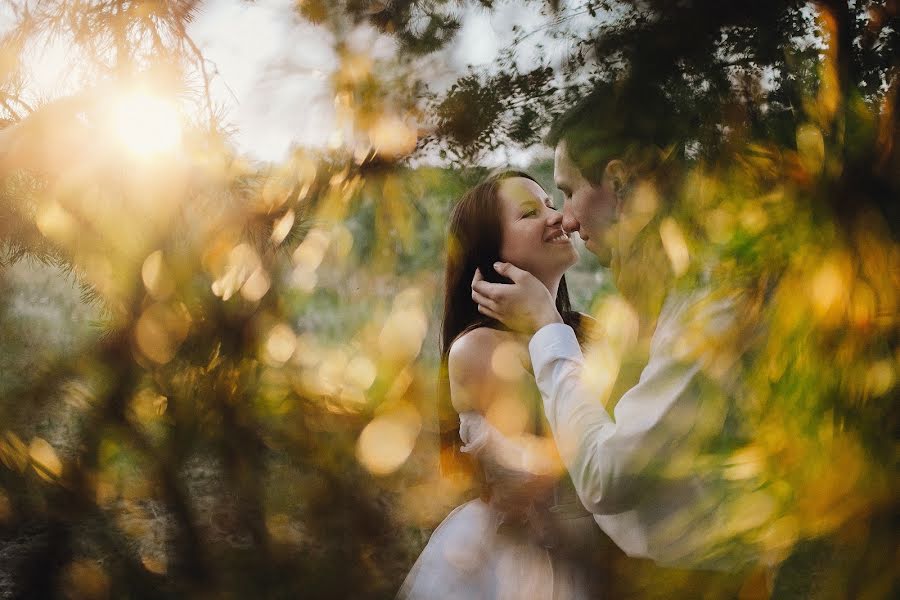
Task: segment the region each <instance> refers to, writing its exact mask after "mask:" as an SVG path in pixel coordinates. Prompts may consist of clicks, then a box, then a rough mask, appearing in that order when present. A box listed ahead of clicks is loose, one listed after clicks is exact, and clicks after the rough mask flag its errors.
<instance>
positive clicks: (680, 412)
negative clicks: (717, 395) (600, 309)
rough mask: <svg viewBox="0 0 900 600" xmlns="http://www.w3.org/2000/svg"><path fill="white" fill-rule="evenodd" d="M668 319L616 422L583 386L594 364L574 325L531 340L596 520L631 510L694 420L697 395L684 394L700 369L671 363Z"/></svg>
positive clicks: (552, 419)
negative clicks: (587, 357) (587, 360)
mask: <svg viewBox="0 0 900 600" xmlns="http://www.w3.org/2000/svg"><path fill="white" fill-rule="evenodd" d="M664 312H665V311H664ZM663 317H664V315H661V316H660V327H659V328H658V329H657V332H656V333H655V334H654V338H653V341H652V343H651V352H650V360H649V362H648V364H647V366H646V368H645V369H644V370H643V372H642V373H641V378H640V381H639V383H638V384H637V385H636V386H635V387H633V388H632V389H630V390H629V391H628V392H627V393H625V394H624V395H623V396H622V398H621V399H620V400H619V402H618V403H617V405H616V409H615V420H613V419H612V418H611V417H610V415H609V413H607V411H606V410H605V409H604V407H603V405H602V404H601V402H600V399H599V398H597V397H596V391H594V390H593V389H592V388H591V387H589V386H588V385H586V384H585V383H584V381H583V378H582V372H583V371H584V369H585V368H591V367H590V366H587V367H586V366H585V363H584V356H583V354H582V352H581V348H580V346H579V344H578V340H577V339H576V338H575V332H574V331H573V330H572V328H571V327H569V326H567V325H562V324H552V325H547V326H546V327H544V328H542V329H541V330H540V331H538V332H537V333H536V334H535V335H534V337H532V339H531V341H530V343H529V351H530V353H531V360H532V364H533V366H534V373H535V379H536V381H537V385H538V388H539V389H540V392H541V396H542V398H543V400H544V409H545V412H546V416H547V420H548V421H549V423H550V427H551V429H552V431H553V436H554V438H555V439H556V442H557V446H558V447H559V449H560V453H561V455H562V458H563V461H564V462H565V464H566V467H567V468H568V470H569V474H570V475H571V477H572V481H573V483H574V485H575V489H576V490H577V491H578V495H579V497H580V498H581V501H582V503H583V504H584V506H585V508H586V509H587V510H589V511H591V512H592V513H594V514H595V515H602V514H613V513H621V512H623V511H626V510H630V509H632V508H633V507H634V505H635V504H636V503H637V502H638V500H639V497H640V492H641V489H642V487H643V486H642V483H644V482H646V481H647V480H648V479H649V478H651V477H652V476H653V475H654V473H655V472H656V468H657V467H658V466H659V465H660V464H661V463H662V461H665V457H666V456H667V455H668V453H669V451H670V450H671V446H672V445H673V444H677V441H678V439H679V438H680V437H681V436H682V435H683V434H684V433H685V432H686V431H687V430H689V429H690V426H691V423H692V421H693V418H694V416H695V408H696V398H692V397H691V396H692V394H684V392H685V389H686V388H687V387H688V385H689V383H690V381H691V379H692V378H693V377H694V375H695V374H696V373H697V371H698V366H697V365H695V364H693V365H692V364H683V363H680V362H678V361H676V360H675V359H674V358H672V353H671V352H669V351H667V347H668V346H669V344H670V343H671V342H672V335H673V332H672V331H670V330H669V329H668V328H667V327H666V326H665V325H664V324H663ZM671 321H672V319H669V322H670V323H671Z"/></svg>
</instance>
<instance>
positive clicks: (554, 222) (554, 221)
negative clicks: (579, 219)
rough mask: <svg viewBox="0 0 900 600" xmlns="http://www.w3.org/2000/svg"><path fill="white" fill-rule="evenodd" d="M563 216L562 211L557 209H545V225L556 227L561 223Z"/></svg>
mask: <svg viewBox="0 0 900 600" xmlns="http://www.w3.org/2000/svg"><path fill="white" fill-rule="evenodd" d="M562 220H563V216H562V213H561V212H559V211H558V210H553V209H552V208H548V209H547V226H548V227H558V226H559V224H560V223H562Z"/></svg>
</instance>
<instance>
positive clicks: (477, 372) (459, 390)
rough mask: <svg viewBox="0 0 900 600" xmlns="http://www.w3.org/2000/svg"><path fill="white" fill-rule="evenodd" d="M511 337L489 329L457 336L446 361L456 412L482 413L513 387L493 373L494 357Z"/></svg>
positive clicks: (480, 329) (474, 330)
mask: <svg viewBox="0 0 900 600" xmlns="http://www.w3.org/2000/svg"><path fill="white" fill-rule="evenodd" d="M515 339H516V338H515V335H514V334H511V333H509V332H506V331H499V330H497V329H491V328H489V327H479V328H478V329H473V330H472V331H469V332H467V333H466V334H465V335H462V336H460V337H459V338H458V339H457V340H456V341H455V342H453V345H452V346H450V352H449V355H448V357H447V372H448V375H449V378H450V393H451V400H452V402H453V406H454V407H455V408H456V409H457V411H463V410H484V409H485V407H486V405H487V404H489V403H490V401H491V399H492V398H493V397H494V396H496V395H497V393H498V392H500V391H501V390H504V389H507V388H509V386H512V385H515V384H514V382H511V381H509V380H508V378H506V379H504V378H502V377H500V376H499V375H498V374H497V373H496V372H495V370H494V366H493V362H494V360H493V359H494V353H495V351H496V350H497V348H499V347H500V346H501V345H502V344H504V343H507V342H510V341H514V340H515Z"/></svg>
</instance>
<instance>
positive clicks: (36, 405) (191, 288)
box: [0, 0, 900, 599]
mask: <svg viewBox="0 0 900 600" xmlns="http://www.w3.org/2000/svg"><path fill="white" fill-rule="evenodd" d="M898 25H900V19H898V3H897V2H896V1H895V0H857V1H854V2H849V1H841V0H821V1H819V2H799V1H775V0H757V1H756V2H722V1H721V0H718V1H716V0H694V1H692V2H668V1H663V0H659V1H657V0H644V1H641V2H635V1H628V0H610V1H599V0H587V1H572V2H562V1H550V0H547V1H544V0H519V1H512V0H510V1H490V0H479V1H474V0H473V1H467V0H425V1H413V0H382V1H379V0H372V1H366V2H363V1H356V0H341V1H334V2H325V1H321V0H299V1H292V0H259V1H252V0H244V1H242V0H217V1H215V2H211V1H207V2H203V1H199V0H171V1H162V0H157V1H151V0H4V1H3V2H2V3H0V36H2V37H0V127H2V129H0V597H10V598H13V597H22V598H25V597H27V598H39V597H40V598H42V597H63V598H125V597H129V598H131V597H133V598H143V597H148V598H149V597H153V598H156V597H159V598H168V597H209V598H220V597H296V596H299V595H302V596H304V597H310V598H391V597H393V596H394V594H395V593H396V591H397V589H398V587H399V585H400V583H401V582H402V580H403V578H404V576H405V575H406V573H407V572H408V570H409V568H410V566H411V565H412V563H413V561H414V560H415V558H416V556H417V555H418V553H419V552H420V551H421V549H422V548H423V547H424V545H425V543H426V542H427V540H428V536H429V535H430V532H431V531H432V530H433V529H434V527H435V526H436V525H437V524H438V523H439V522H440V521H441V520H442V519H443V518H444V517H445V516H446V515H447V513H448V512H449V511H450V510H451V509H452V508H453V507H455V506H457V505H458V504H460V503H461V502H462V501H464V500H465V499H467V498H469V497H471V495H472V494H473V493H476V492H474V491H473V490H474V487H473V485H474V484H473V482H472V481H471V480H470V478H468V477H467V475H466V474H465V472H462V471H461V472H457V473H447V472H443V473H442V472H441V470H440V468H439V463H440V460H439V454H440V452H441V448H440V443H439V435H438V433H439V430H440V428H441V425H440V423H439V422H440V421H441V419H443V418H444V416H443V415H439V414H438V410H437V400H436V396H437V379H438V362H439V358H438V340H437V336H438V331H439V327H440V314H441V313H440V311H441V294H442V292H443V290H442V285H443V284H442V275H443V267H444V252H445V237H446V229H445V228H446V219H447V215H448V214H449V211H450V209H451V208H452V206H453V204H454V202H455V201H456V200H457V199H458V198H459V197H460V196H461V194H462V193H463V192H464V191H465V190H466V189H467V188H468V187H470V186H471V185H473V184H474V183H476V182H477V181H478V180H480V178H482V177H483V176H484V175H485V174H486V173H488V172H489V171H490V170H491V169H494V168H497V167H503V166H514V167H517V168H524V169H527V170H528V171H530V172H531V173H533V174H535V175H536V176H537V178H538V179H539V180H540V181H541V182H542V183H543V184H544V187H545V189H547V191H548V192H550V193H552V194H555V195H556V197H557V204H561V198H560V197H559V194H558V192H556V190H555V188H554V186H553V181H552V179H553V177H552V171H553V165H552V156H553V154H552V148H547V147H546V146H544V145H543V144H542V141H541V140H542V138H543V136H544V135H545V134H546V133H547V131H548V128H549V126H550V124H551V123H552V122H553V120H554V118H555V117H556V116H558V115H559V114H560V113H562V112H564V111H565V110H566V109H567V108H568V107H570V106H572V105H573V104H574V103H575V102H577V101H578V100H579V99H580V98H582V97H584V96H586V95H588V94H590V93H591V92H592V91H595V90H598V89H606V88H608V87H610V86H611V87H612V88H613V89H615V90H616V94H615V102H614V103H612V104H611V105H610V110H609V114H608V117H607V118H608V119H609V120H608V121H607V120H606V119H602V120H601V121H600V122H598V124H597V126H598V127H599V128H606V129H608V130H609V131H615V132H620V133H617V135H619V134H620V135H622V136H624V137H627V139H628V141H629V142H630V143H639V144H644V145H651V144H652V145H653V147H655V148H657V149H659V151H660V153H661V156H663V157H664V161H665V164H666V172H667V174H668V175H667V179H666V185H665V191H666V196H667V199H668V200H669V201H670V202H671V203H672V206H673V208H672V210H671V211H670V212H669V213H668V215H667V216H666V218H663V219H656V218H655V210H656V209H655V205H652V203H651V205H649V206H648V207H647V214H646V215H645V216H646V220H645V221H644V222H643V223H642V230H641V231H642V233H641V235H640V236H638V238H639V239H643V238H644V237H646V238H648V239H649V238H652V239H654V240H657V241H661V252H662V253H661V254H660V257H661V258H660V260H659V261H655V260H652V259H651V258H648V259H647V263H646V269H641V270H638V271H636V272H633V273H631V274H630V277H631V279H633V280H638V281H640V283H641V285H644V286H647V288H650V289H651V290H652V288H653V287H654V286H661V285H663V284H662V283H661V282H662V281H663V280H667V279H669V278H674V280H675V281H676V283H677V285H681V286H684V287H686V288H689V287H691V286H696V285H698V284H699V282H702V283H703V285H705V286H708V287H710V288H711V289H712V290H713V293H714V294H715V295H716V296H717V297H741V298H745V299H748V298H749V299H750V300H748V301H747V302H744V303H743V304H741V306H742V311H743V312H742V314H741V320H740V324H739V326H738V327H735V328H733V330H729V331H728V332H726V333H725V334H723V335H722V336H719V337H714V338H713V337H709V336H707V337H703V336H701V338H702V339H701V342H702V343H700V344H699V345H698V344H694V345H692V346H691V348H689V349H688V350H687V351H688V352H696V353H697V356H700V357H701V358H702V360H703V364H704V365H705V366H704V369H705V371H706V374H707V375H708V376H709V378H710V379H711V380H712V381H720V382H721V381H724V380H725V379H726V378H727V376H728V375H729V372H731V370H732V369H733V368H734V365H735V364H739V365H740V366H739V372H740V374H741V376H740V378H739V383H738V384H737V387H733V388H730V389H731V393H732V396H733V398H734V399H735V402H734V403H733V404H734V406H733V408H732V409H731V412H730V413H729V415H728V416H727V419H725V420H724V422H725V425H722V427H727V428H730V429H729V431H730V432H731V435H729V436H728V440H729V443H727V444H722V445H720V446H718V447H710V448H707V449H705V450H704V454H703V456H702V457H700V459H698V462H697V464H696V465H693V467H694V468H698V469H717V470H719V471H722V470H723V469H724V472H725V473H726V477H727V478H729V479H732V480H735V481H740V482H742V484H744V485H746V489H750V490H752V493H749V494H746V495H743V496H742V497H741V498H736V499H735V500H734V505H733V506H731V507H730V508H729V514H730V515H731V518H730V519H729V520H728V523H727V526H726V527H725V528H724V529H723V531H720V532H715V535H716V536H719V538H718V539H721V540H722V543H723V544H726V543H729V542H731V541H735V540H738V541H740V542H741V543H748V542H749V543H752V544H754V545H755V546H757V547H759V548H760V549H761V550H760V553H761V556H763V557H764V560H763V562H764V563H765V564H766V565H767V569H768V570H766V571H765V573H764V574H763V575H760V574H759V572H756V571H754V572H752V573H749V574H745V575H742V577H744V580H742V581H741V582H739V585H738V586H737V588H736V589H737V590H738V591H737V592H735V593H736V594H738V596H739V597H742V598H757V597H770V596H771V597H777V598H782V597H784V598H851V597H852V598H873V599H875V598H889V597H895V596H896V594H897V591H898V590H897V588H898V581H897V571H898V566H897V565H898V558H900V555H898V554H897V546H896V533H895V532H896V530H897V517H898V514H897V500H898V493H897V492H898V490H897V480H898V479H897V458H898V453H897V449H898V446H897V439H898V438H897V433H898V420H897V415H898V411H897V406H898V403H897V402H896V400H897V378H898V369H900V350H898V347H897V337H898V327H897V325H898V312H897V311H898V301H900V298H898V294H900V288H898V283H900V247H898V244H897V225H898V222H900V217H898V214H897V205H898V191H900V187H898V186H900V160H898V152H897V149H896V145H895V143H896V140H897V113H896V106H897V92H898V83H897V79H898V66H900V63H898V59H897V56H898V55H900V53H898V48H897V46H898V38H900V30H898ZM658 245H659V244H657V246H658ZM580 250H581V254H582V259H581V260H580V262H579V263H578V265H577V266H576V267H574V269H573V270H572V271H570V273H569V274H568V275H567V278H568V282H569V289H570V290H571V291H572V295H573V304H574V305H575V307H576V308H577V309H579V310H582V311H584V312H589V313H592V314H594V316H596V317H597V318H598V320H599V321H600V322H601V324H605V325H604V327H605V329H604V331H606V333H607V334H609V335H610V336H612V338H613V339H614V340H615V342H616V343H615V344H614V345H613V346H614V348H613V350H614V352H613V353H612V354H609V353H607V354H605V355H604V360H603V361H601V362H599V363H595V369H594V372H595V373H597V374H598V378H599V379H600V380H602V382H604V383H603V385H605V386H606V387H607V388H608V389H607V390H606V392H607V395H608V396H609V399H610V400H609V401H610V402H611V403H612V405H614V403H615V400H616V398H617V397H618V395H620V394H621V393H622V391H624V390H625V389H628V387H629V386H630V384H633V383H634V381H636V379H637V376H638V374H639V371H640V366H641V364H642V363H641V351H642V348H644V346H643V345H642V342H641V341H640V340H638V339H636V336H637V334H636V333H634V332H635V331H636V328H634V327H632V324H633V323H632V322H633V320H634V319H636V317H635V316H634V311H633V309H631V308H629V307H628V306H627V305H624V304H623V302H622V300H621V298H620V297H619V296H618V293H617V290H616V287H615V285H614V284H613V283H612V280H611V277H610V276H609V274H608V273H607V272H606V270H605V269H603V268H602V267H600V265H599V264H598V263H597V262H596V259H595V258H594V257H593V256H592V255H590V254H589V253H587V252H585V251H583V249H580ZM662 272H665V277H662V276H661V277H656V276H655V274H659V273H662ZM626 279H627V278H626ZM621 283H622V282H620V284H621ZM626 283H627V281H626ZM606 324H608V325H606ZM751 330H753V331H757V330H763V331H765V335H764V336H762V337H761V338H759V339H755V338H754V339H752V340H751V339H750V338H751V337H752V336H749V334H748V333H747V332H748V331H751ZM748 340H750V341H748ZM644 358H646V357H644ZM719 426H720V425H719V424H716V425H715V427H719ZM610 552H613V550H610ZM610 561H611V563H610V564H613V565H614V566H613V567H611V568H613V570H614V572H616V573H618V575H617V576H620V577H622V578H624V579H629V578H630V579H631V580H633V581H634V582H635V583H634V586H633V588H634V589H638V590H641V589H643V590H645V591H646V590H647V589H655V590H656V593H657V594H660V597H670V598H671V597H683V598H697V597H721V596H717V595H716V593H715V591H710V590H709V589H705V590H698V589H697V587H696V582H695V581H694V580H693V579H692V575H691V574H690V573H685V572H677V571H662V570H653V569H649V568H647V567H646V565H643V564H637V563H634V564H632V563H630V562H628V561H627V560H622V559H621V557H618V558H616V557H614V558H611V559H610ZM729 589H730V588H729ZM638 597H649V596H648V595H647V594H643V595H642V596H638Z"/></svg>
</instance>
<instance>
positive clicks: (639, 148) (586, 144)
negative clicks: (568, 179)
mask: <svg viewBox="0 0 900 600" xmlns="http://www.w3.org/2000/svg"><path fill="white" fill-rule="evenodd" d="M666 114H667V113H666V112H665V111H662V110H661V109H660V108H659V107H657V109H655V110H654V109H651V108H650V107H649V106H645V105H644V103H643V102H641V103H640V104H638V103H632V102H629V101H628V100H627V98H626V95H625V93H623V89H622V88H621V87H620V86H617V85H615V84H611V83H605V82H601V83H598V84H596V85H595V86H594V88H593V89H592V90H591V92H590V93H588V94H587V95H585V96H584V97H582V98H581V99H580V100H579V101H578V102H576V103H575V104H574V105H573V106H572V107H571V108H570V109H569V110H567V111H566V112H564V113H563V114H562V115H560V116H559V117H558V118H557V119H556V120H555V121H554V122H553V124H552V126H551V127H550V131H549V132H548V133H547V136H546V137H545V138H544V141H545V142H546V144H547V145H548V146H553V147H555V146H557V145H558V144H559V143H560V142H562V141H565V142H566V153H567V154H568V155H569V158H570V159H572V162H574V163H575V166H577V167H578V170H579V171H580V172H581V174H582V175H583V176H584V178H585V179H587V180H588V181H589V182H591V183H592V184H593V185H599V184H600V183H601V182H602V181H603V174H604V171H605V169H606V165H607V164H608V163H609V161H611V160H613V159H616V158H618V159H622V160H624V161H626V162H627V163H635V162H642V161H643V159H641V160H638V161H633V160H631V159H636V158H638V156H643V157H646V155H647V152H648V151H649V150H651V149H652V148H656V149H658V148H660V147H661V146H663V145H665V144H667V143H671V140H667V139H666V136H665V133H664V129H665V127H666V124H665V121H666ZM633 166H635V167H637V166H638V165H637V164H633Z"/></svg>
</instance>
